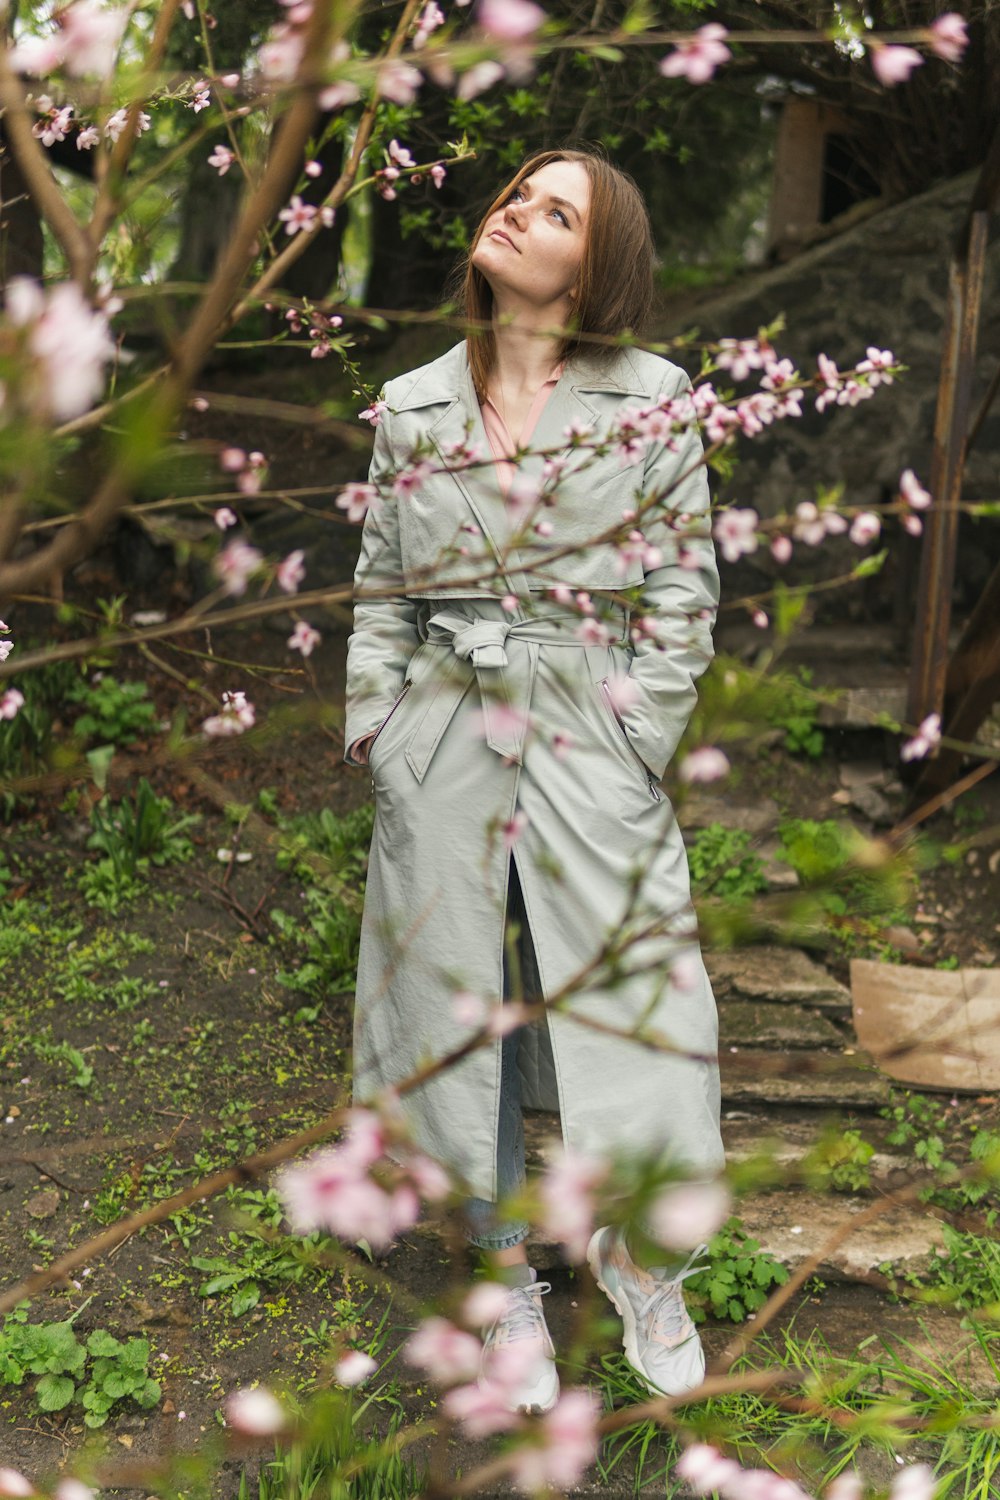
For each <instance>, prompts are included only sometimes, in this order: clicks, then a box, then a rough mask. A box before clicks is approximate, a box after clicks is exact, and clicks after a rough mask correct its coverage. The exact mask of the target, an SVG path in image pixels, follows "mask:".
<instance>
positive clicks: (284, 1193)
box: [276, 1136, 420, 1249]
mask: <svg viewBox="0 0 1000 1500" xmlns="http://www.w3.org/2000/svg"><path fill="white" fill-rule="evenodd" d="M370 1165H371V1163H370V1161H369V1160H368V1159H367V1153H362V1154H360V1155H359V1154H358V1152H357V1151H356V1150H355V1149H354V1147H353V1145H352V1141H351V1139H350V1136H348V1138H347V1139H346V1140H345V1141H343V1142H340V1143H339V1144H338V1145H336V1146H334V1147H331V1148H327V1149H326V1150H323V1151H316V1152H314V1153H313V1155H312V1156H310V1157H307V1158H306V1160H305V1161H304V1162H301V1163H299V1164H297V1165H295V1166H290V1167H286V1168H284V1169H283V1170H282V1172H280V1173H279V1175H278V1178H277V1184H276V1185H277V1188H278V1193H279V1195H280V1197H281V1199H282V1201H283V1202H284V1205H285V1212H286V1214H287V1215H288V1219H289V1222H290V1223H291V1225H292V1228H293V1229H294V1230H295V1231H296V1233H298V1234H310V1233H312V1231H313V1230H315V1229H321V1230H325V1231H326V1232H327V1233H329V1234H334V1235H338V1236H340V1237H341V1238H344V1239H347V1240H354V1241H357V1240H361V1239H364V1240H367V1241H368V1242H369V1244H371V1245H372V1246H373V1247H374V1248H376V1249H384V1248H385V1247H387V1246H388V1245H389V1244H391V1242H392V1240H393V1239H394V1238H395V1236H396V1235H397V1234H399V1233H400V1231H401V1230H403V1229H409V1228H411V1227H412V1226H413V1225H414V1224H415V1223H416V1222H417V1218H418V1216H419V1212H420V1202H419V1199H418V1198H417V1195H416V1193H415V1192H414V1191H413V1188H412V1187H410V1186H409V1185H408V1184H405V1183H402V1184H400V1185H398V1186H397V1187H395V1188H394V1189H392V1190H391V1191H387V1190H386V1189H385V1188H382V1187H381V1186H380V1185H379V1184H378V1183H377V1182H375V1181H374V1179H373V1178H371V1177H370V1176H369V1175H368V1167H369V1166H370Z"/></svg>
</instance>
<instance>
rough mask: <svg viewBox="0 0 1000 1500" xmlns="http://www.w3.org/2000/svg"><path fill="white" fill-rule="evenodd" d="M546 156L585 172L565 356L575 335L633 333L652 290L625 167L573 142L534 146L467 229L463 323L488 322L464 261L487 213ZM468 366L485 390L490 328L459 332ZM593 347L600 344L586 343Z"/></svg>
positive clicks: (481, 280) (489, 300) (640, 213)
mask: <svg viewBox="0 0 1000 1500" xmlns="http://www.w3.org/2000/svg"><path fill="white" fill-rule="evenodd" d="M553 161H577V162H579V163H580V165H581V166H582V167H583V168H584V170H585V171H586V173H587V176H588V177H589V178H590V218H589V222H588V226H587V240H586V244H585V245H584V248H583V259H582V261H581V263H580V277H579V281H578V282H577V287H576V297H575V299H574V303H573V306H574V327H573V331H572V332H571V333H569V334H568V335H567V337H566V338H565V339H564V340H563V347H562V351H561V357H562V358H564V359H565V358H566V357H567V356H568V355H570V354H572V353H573V352H574V350H576V349H579V348H580V347H581V345H582V344H583V339H582V338H581V337H580V335H584V334H591V335H593V334H597V335H603V336H604V337H605V338H615V337H617V336H619V335H621V334H623V333H626V332H630V333H638V332H639V331H640V330H641V328H642V326H643V324H644V323H645V321H646V318H647V317H648V316H649V307H650V303H651V301H652V295H653V236H652V233H651V231H650V227H649V214H648V212H647V210H646V204H645V201H644V199H643V196H642V194H641V193H640V191H639V189H638V187H637V186H636V184H635V183H634V181H633V180H632V178H631V177H629V175H628V173H627V172H623V171H621V170H620V168H618V167H615V166H612V164H611V162H609V161H608V159H607V157H605V156H603V155H601V154H600V153H599V152H598V151H595V150H591V149H589V148H588V149H585V150H581V149H580V148H578V147H568V148H565V149H559V148H557V149H555V150H551V151H536V152H535V153H534V155H532V156H529V157H528V158H527V160H526V161H524V162H522V164H521V166H520V167H519V168H518V169H517V172H516V173H515V174H514V176H513V177H512V178H511V180H510V182H508V183H507V185H506V187H504V188H503V189H502V190H501V191H500V192H499V193H498V194H497V196H496V197H495V198H494V200H493V202H492V203H491V204H490V206H489V208H488V209H487V210H486V212H485V214H484V215H483V217H482V219H481V220H480V223H479V227H478V228H477V230H476V233H475V235H474V236H473V240H472V244H471V246H470V247H469V254H468V257H467V259H466V262H465V272H464V277H463V283H462V290H463V294H464V302H465V315H466V317H467V318H468V319H469V321H470V323H488V322H489V321H490V318H491V316H492V313H493V293H492V291H491V289H490V284H489V282H488V281H487V280H486V277H485V276H484V275H483V273H482V272H481V271H479V270H477V269H476V267H475V266H474V265H473V264H472V254H473V251H474V250H475V248H476V246H477V245H478V243H479V241H480V238H481V237H482V233H483V230H484V229H485V227H486V222H487V220H488V219H489V217H490V215H491V214H493V213H495V212H496V210H497V209H498V208H500V207H501V206H502V205H503V204H504V203H506V202H507V199H508V198H509V197H510V195H511V193H512V192H513V191H514V189H515V188H516V187H517V186H518V184H519V183H521V182H523V181H524V179H525V178H526V177H530V176H531V174H532V173H533V172H537V171H538V170H539V168H541V167H545V166H548V164H549V162H553ZM467 344H468V350H469V365H470V367H471V369H472V378H473V380H474V381H475V385H476V390H477V391H478V392H479V393H480V395H482V394H483V393H484V392H485V390H486V385H487V382H488V380H489V376H490V372H491V370H492V368H493V363H494V361H495V359H496V343H495V340H494V338H493V334H492V332H491V331H490V330H485V331H482V332H474V333H470V334H469V336H468V338H467ZM593 348H594V352H595V353H596V352H598V351H599V350H600V348H601V346H600V345H599V344H595V345H594V346H593Z"/></svg>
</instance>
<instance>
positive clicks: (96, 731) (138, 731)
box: [66, 672, 156, 745]
mask: <svg viewBox="0 0 1000 1500" xmlns="http://www.w3.org/2000/svg"><path fill="white" fill-rule="evenodd" d="M66 696H67V698H68V699H69V701H70V702H71V703H75V704H77V705H78V706H79V707H80V708H82V710H83V712H82V713H81V714H80V716H79V718H78V719H77V720H76V722H75V724H74V725H73V735H74V737H75V738H76V739H77V740H79V742H80V743H81V744H82V745H91V744H96V745H132V744H134V743H135V741H136V740H137V739H139V738H140V736H142V735H144V734H146V733H148V731H149V730H151V729H152V728H153V727H154V726H155V724H156V708H155V706H154V705H153V704H152V703H150V702H149V700H148V694H147V689H146V685H145V683H143V682H119V681H118V679H117V678H116V677H110V676H108V674H107V673H104V672H99V673H95V675H94V677H93V679H92V680H91V681H90V682H84V681H81V680H80V679H79V678H77V679H76V680H75V681H74V682H73V684H72V686H71V687H70V688H69V690H68V692H67V694H66Z"/></svg>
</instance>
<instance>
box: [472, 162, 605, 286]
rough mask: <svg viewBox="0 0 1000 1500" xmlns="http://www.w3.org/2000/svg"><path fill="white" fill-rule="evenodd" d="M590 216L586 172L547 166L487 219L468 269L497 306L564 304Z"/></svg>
mask: <svg viewBox="0 0 1000 1500" xmlns="http://www.w3.org/2000/svg"><path fill="white" fill-rule="evenodd" d="M589 215H590V178H589V177H588V176H587V172H586V169H585V168H584V167H583V165H582V164H581V163H580V162H578V161H550V162H548V163H547V164H546V165H545V166H544V167H539V168H538V171H537V172H532V174H531V176H530V177H526V178H525V179H524V181H523V182H521V183H519V184H518V186H517V187H516V188H514V190H513V191H512V193H511V195H510V197H509V198H508V199H507V202H506V203H504V204H502V205H501V206H500V207H499V208H498V209H496V210H495V211H494V212H493V213H492V214H490V217H489V218H488V219H487V221H486V225H485V227H484V229H483V232H482V234H481V235H480V238H479V243H478V244H477V246H476V248H475V250H474V251H473V253H472V264H473V265H474V266H475V267H476V269H477V270H479V271H481V272H482V274H483V275H484V276H485V277H486V280H487V281H488V282H489V284H490V287H491V288H492V290H493V295H494V296H495V297H497V298H498V299H499V300H500V301H501V303H502V302H504V301H509V300H510V299H511V298H514V299H516V300H518V301H521V302H527V303H528V304H530V305H531V306H533V307H537V308H545V307H554V306H558V305H559V304H565V302H566V301H567V299H568V297H569V293H570V292H571V290H572V289H573V288H574V287H575V285H576V280H577V277H578V275H579V271H580V262H581V261H582V259H583V251H584V246H585V245H586V242H587V224H588V220H589ZM505 294H506V295H505Z"/></svg>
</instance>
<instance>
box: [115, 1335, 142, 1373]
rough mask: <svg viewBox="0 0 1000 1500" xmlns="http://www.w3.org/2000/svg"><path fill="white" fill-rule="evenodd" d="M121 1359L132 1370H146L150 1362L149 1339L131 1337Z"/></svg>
mask: <svg viewBox="0 0 1000 1500" xmlns="http://www.w3.org/2000/svg"><path fill="white" fill-rule="evenodd" d="M121 1361H122V1364H123V1365H128V1367H129V1369H130V1370H145V1368H146V1366H147V1365H148V1364H149V1340H148V1339H129V1341H128V1343H127V1344H126V1345H125V1347H124V1349H123V1350H122V1353H121Z"/></svg>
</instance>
